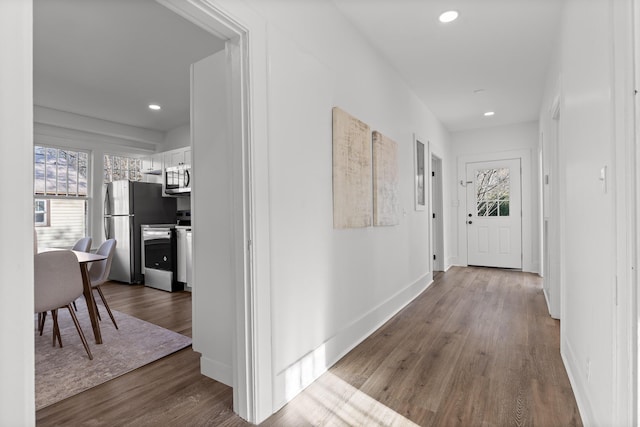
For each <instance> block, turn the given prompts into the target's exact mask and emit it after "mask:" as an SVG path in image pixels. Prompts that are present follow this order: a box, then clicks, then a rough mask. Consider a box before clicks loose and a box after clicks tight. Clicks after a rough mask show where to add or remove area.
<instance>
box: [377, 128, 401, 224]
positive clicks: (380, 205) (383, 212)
mask: <svg viewBox="0 0 640 427" xmlns="http://www.w3.org/2000/svg"><path fill="white" fill-rule="evenodd" d="M398 186H399V184H398V144H397V143H396V142H395V141H393V140H391V139H389V138H387V137H386V136H384V135H382V134H381V133H380V132H377V131H374V132H373V225H378V226H379V225H397V224H399V223H400V199H399V195H398Z"/></svg>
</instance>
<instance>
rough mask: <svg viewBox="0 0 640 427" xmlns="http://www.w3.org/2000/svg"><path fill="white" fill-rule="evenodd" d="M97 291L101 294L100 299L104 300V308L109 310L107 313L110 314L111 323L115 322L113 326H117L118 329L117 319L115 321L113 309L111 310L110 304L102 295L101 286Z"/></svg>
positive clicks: (97, 287)
mask: <svg viewBox="0 0 640 427" xmlns="http://www.w3.org/2000/svg"><path fill="white" fill-rule="evenodd" d="M96 289H97V290H98V293H99V294H100V299H101V300H102V303H103V304H104V307H105V308H106V309H107V313H109V317H111V321H112V322H113V326H115V327H116V329H118V325H117V323H116V319H114V317H113V313H111V309H110V308H109V304H107V300H106V298H105V297H104V294H103V293H102V289H100V286H96Z"/></svg>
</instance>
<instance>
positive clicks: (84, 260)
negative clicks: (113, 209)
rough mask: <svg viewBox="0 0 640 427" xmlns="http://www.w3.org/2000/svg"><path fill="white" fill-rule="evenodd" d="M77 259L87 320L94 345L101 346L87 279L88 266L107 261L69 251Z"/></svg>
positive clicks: (87, 253) (93, 301) (90, 254)
mask: <svg viewBox="0 0 640 427" xmlns="http://www.w3.org/2000/svg"><path fill="white" fill-rule="evenodd" d="M60 250H64V249H60V248H43V249H40V250H39V251H38V252H49V251H60ZM71 252H73V253H74V254H75V256H76V258H78V264H80V272H81V273H82V288H83V290H82V293H83V295H84V299H85V300H86V302H87V310H88V311H89V319H90V320H91V328H92V329H93V336H94V338H95V340H96V344H102V333H101V332H100V323H99V322H98V320H99V319H98V308H97V307H96V304H95V300H94V299H93V295H92V289H91V279H90V278H89V264H90V263H92V262H96V261H104V260H105V259H107V257H106V256H105V255H98V254H94V253H91V252H82V251H73V250H72V251H71Z"/></svg>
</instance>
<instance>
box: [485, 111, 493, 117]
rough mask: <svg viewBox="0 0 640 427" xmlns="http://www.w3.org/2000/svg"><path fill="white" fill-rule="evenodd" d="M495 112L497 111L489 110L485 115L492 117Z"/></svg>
mask: <svg viewBox="0 0 640 427" xmlns="http://www.w3.org/2000/svg"><path fill="white" fill-rule="evenodd" d="M494 114H495V112H493V111H487V112H486V113H484V115H485V117H490V116H493V115H494Z"/></svg>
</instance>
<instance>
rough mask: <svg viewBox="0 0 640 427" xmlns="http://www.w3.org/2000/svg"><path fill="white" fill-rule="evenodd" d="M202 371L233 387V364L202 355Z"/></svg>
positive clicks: (203, 373) (205, 374)
mask: <svg viewBox="0 0 640 427" xmlns="http://www.w3.org/2000/svg"><path fill="white" fill-rule="evenodd" d="M200 373H201V374H202V375H204V376H206V377H209V378H211V379H214V380H216V381H218V382H221V383H222V384H225V385H228V386H229V387H233V374H232V372H231V366H228V365H225V364H223V363H220V362H218V361H216V360H211V359H207V358H206V357H204V356H200Z"/></svg>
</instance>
